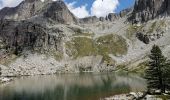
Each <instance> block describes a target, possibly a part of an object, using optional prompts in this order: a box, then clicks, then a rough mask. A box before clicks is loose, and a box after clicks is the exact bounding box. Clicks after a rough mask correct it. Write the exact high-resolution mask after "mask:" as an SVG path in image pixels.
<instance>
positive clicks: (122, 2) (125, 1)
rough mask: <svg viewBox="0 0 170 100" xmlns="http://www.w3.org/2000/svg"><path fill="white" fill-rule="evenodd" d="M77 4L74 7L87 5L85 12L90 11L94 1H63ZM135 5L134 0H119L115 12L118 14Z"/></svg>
mask: <svg viewBox="0 0 170 100" xmlns="http://www.w3.org/2000/svg"><path fill="white" fill-rule="evenodd" d="M75 1H76V2H77V3H76V4H75V6H76V7H79V6H80V5H85V4H87V10H88V11H90V8H91V6H92V4H93V2H94V0H65V2H67V3H72V2H75ZM134 3H135V0H119V5H118V6H117V8H116V10H115V12H116V13H118V12H120V11H121V10H123V9H126V8H129V7H132V6H133V5H134Z"/></svg>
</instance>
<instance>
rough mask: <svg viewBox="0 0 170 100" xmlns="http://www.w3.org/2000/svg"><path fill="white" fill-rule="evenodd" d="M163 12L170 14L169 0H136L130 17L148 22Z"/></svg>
mask: <svg viewBox="0 0 170 100" xmlns="http://www.w3.org/2000/svg"><path fill="white" fill-rule="evenodd" d="M163 14H168V15H169V14H170V1H169V0H136V2H135V5H134V10H133V13H132V16H131V18H130V19H131V20H134V21H137V22H138V21H139V22H146V21H148V20H150V19H154V18H156V17H159V16H162V15H163Z"/></svg>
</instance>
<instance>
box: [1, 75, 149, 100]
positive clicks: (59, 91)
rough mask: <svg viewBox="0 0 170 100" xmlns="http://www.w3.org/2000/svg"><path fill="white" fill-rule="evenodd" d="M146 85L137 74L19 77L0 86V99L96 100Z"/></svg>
mask: <svg viewBox="0 0 170 100" xmlns="http://www.w3.org/2000/svg"><path fill="white" fill-rule="evenodd" d="M145 86H146V85H145V81H144V80H143V79H142V78H140V77H138V76H136V75H127V74H124V75H118V74H115V73H107V74H94V73H89V74H63V75H52V76H36V77H35V76H34V77H21V78H18V79H16V80H15V81H14V82H11V83H9V84H7V85H4V86H0V100H99V99H100V98H103V97H107V96H111V95H114V94H120V93H127V92H130V91H143V90H145V88H146V87H145Z"/></svg>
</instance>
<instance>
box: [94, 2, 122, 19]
mask: <svg viewBox="0 0 170 100" xmlns="http://www.w3.org/2000/svg"><path fill="white" fill-rule="evenodd" d="M118 5H119V0H95V1H94V2H93V4H92V7H91V15H96V16H97V17H101V16H103V17H105V16H106V15H107V14H108V13H113V12H114V11H115V10H116V8H117V6H118Z"/></svg>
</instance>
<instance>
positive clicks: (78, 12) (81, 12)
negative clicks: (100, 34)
mask: <svg viewBox="0 0 170 100" xmlns="http://www.w3.org/2000/svg"><path fill="white" fill-rule="evenodd" d="M66 4H67V3H66ZM75 4H76V2H72V3H68V4H67V6H68V9H69V10H70V11H71V12H72V13H73V14H74V15H75V16H77V17H78V18H84V17H87V16H90V14H89V12H88V10H87V5H81V6H79V7H75Z"/></svg>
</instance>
